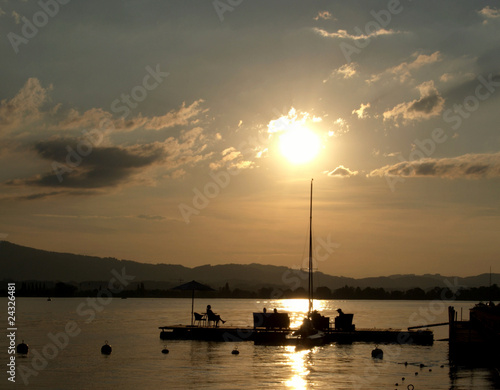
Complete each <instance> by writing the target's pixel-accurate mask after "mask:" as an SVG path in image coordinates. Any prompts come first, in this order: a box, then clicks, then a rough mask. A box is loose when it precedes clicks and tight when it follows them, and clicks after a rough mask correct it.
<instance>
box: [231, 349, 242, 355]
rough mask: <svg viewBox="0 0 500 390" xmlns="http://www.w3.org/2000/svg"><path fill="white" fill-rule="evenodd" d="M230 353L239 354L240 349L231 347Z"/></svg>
mask: <svg viewBox="0 0 500 390" xmlns="http://www.w3.org/2000/svg"><path fill="white" fill-rule="evenodd" d="M231 353H232V354H233V355H239V354H240V351H238V348H235V349H233V350H232V351H231Z"/></svg>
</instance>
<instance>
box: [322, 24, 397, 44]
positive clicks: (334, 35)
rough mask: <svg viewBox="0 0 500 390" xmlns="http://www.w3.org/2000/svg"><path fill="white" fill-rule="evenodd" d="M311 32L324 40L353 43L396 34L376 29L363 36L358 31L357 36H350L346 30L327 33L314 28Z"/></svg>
mask: <svg viewBox="0 0 500 390" xmlns="http://www.w3.org/2000/svg"><path fill="white" fill-rule="evenodd" d="M313 31H314V32H315V33H317V34H319V35H321V36H322V37H325V38H340V39H351V40H353V41H358V40H363V39H369V38H374V37H378V36H382V35H394V34H398V32H397V31H394V30H386V29H385V28H381V29H378V30H376V31H373V32H371V33H370V34H368V35H367V34H363V33H362V32H361V31H360V34H359V35H352V34H349V33H348V32H347V31H346V30H337V32H328V31H326V30H323V29H321V28H317V27H314V28H313Z"/></svg>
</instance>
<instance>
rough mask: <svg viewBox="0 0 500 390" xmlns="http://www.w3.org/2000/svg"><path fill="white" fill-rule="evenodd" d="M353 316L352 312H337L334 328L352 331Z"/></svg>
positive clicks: (353, 327)
mask: <svg viewBox="0 0 500 390" xmlns="http://www.w3.org/2000/svg"><path fill="white" fill-rule="evenodd" d="M353 317H354V314H344V313H341V314H339V315H338V316H337V317H335V329H336V330H343V331H347V332H351V331H354V329H355V326H354V325H353V324H352V319H353Z"/></svg>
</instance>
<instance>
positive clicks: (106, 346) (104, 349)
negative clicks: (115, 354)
mask: <svg viewBox="0 0 500 390" xmlns="http://www.w3.org/2000/svg"><path fill="white" fill-rule="evenodd" d="M105 343H106V344H104V345H103V346H102V347H101V353H102V354H103V355H111V351H112V348H111V345H109V344H108V340H106V341H105Z"/></svg>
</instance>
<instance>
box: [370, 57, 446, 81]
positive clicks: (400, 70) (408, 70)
mask: <svg viewBox="0 0 500 390" xmlns="http://www.w3.org/2000/svg"><path fill="white" fill-rule="evenodd" d="M413 57H415V59H414V60H413V61H411V62H407V61H405V62H402V63H400V64H399V65H396V66H393V67H392V68H389V69H386V70H385V71H383V72H382V73H379V74H376V75H373V76H372V77H371V78H370V79H369V80H367V81H368V82H369V83H373V82H376V81H379V80H380V79H381V78H382V77H384V76H388V77H390V78H391V79H394V78H396V79H397V80H399V82H401V83H404V82H406V81H407V80H409V79H410V78H411V74H412V71H414V70H416V69H419V68H421V67H423V66H425V65H429V64H433V63H436V62H439V61H441V53H440V52H439V51H435V52H434V53H432V54H429V55H426V54H418V53H413Z"/></svg>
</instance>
